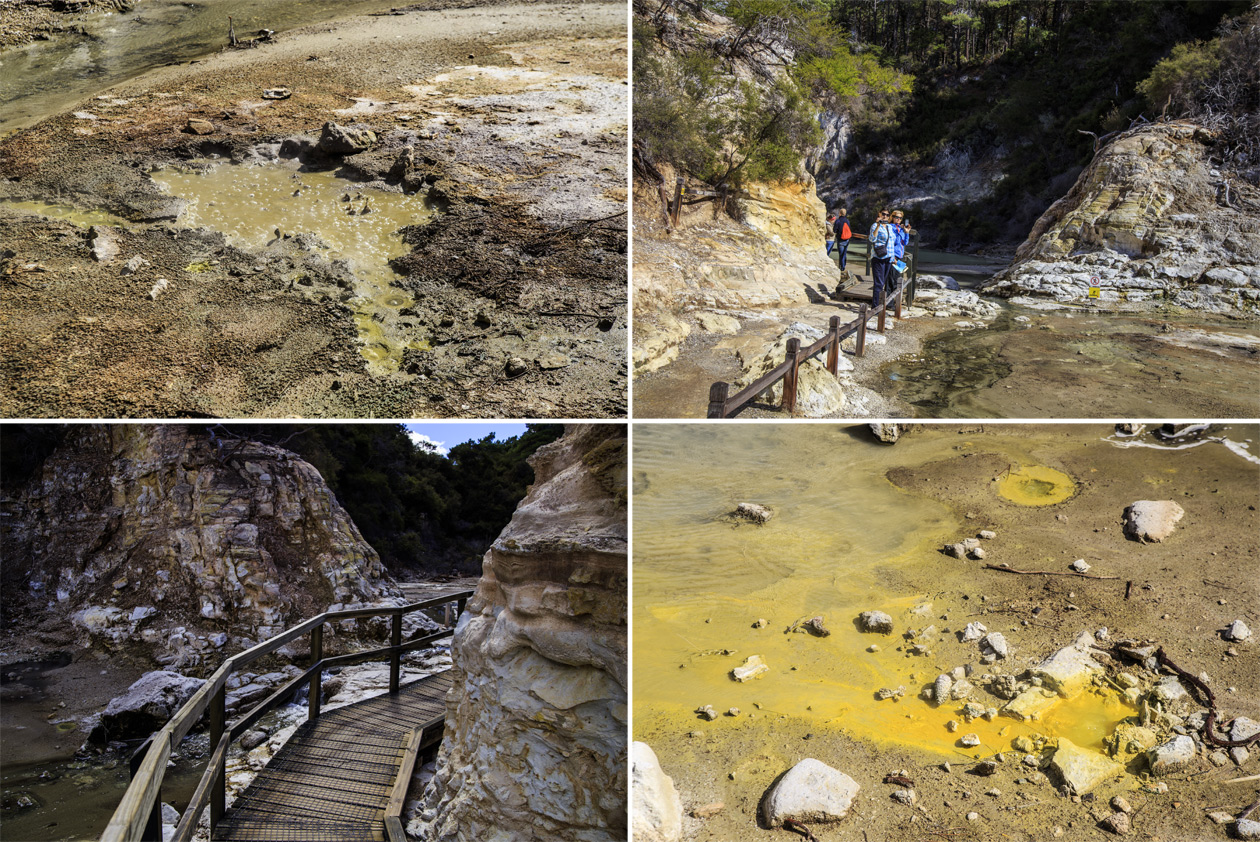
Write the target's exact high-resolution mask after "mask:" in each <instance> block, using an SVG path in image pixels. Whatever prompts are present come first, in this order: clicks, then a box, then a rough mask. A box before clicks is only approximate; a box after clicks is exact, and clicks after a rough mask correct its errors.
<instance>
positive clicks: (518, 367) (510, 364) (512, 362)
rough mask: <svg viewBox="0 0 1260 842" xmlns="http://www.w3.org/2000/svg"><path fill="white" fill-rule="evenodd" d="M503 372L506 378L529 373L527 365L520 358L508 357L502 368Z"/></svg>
mask: <svg viewBox="0 0 1260 842" xmlns="http://www.w3.org/2000/svg"><path fill="white" fill-rule="evenodd" d="M503 371H504V373H505V374H507V376H508V377H520V376H521V375H522V374H524V373H525V372H527V371H529V363H527V362H525V360H523V359H521V358H520V357H508V360H507V363H506V364H505V365H504V366H503Z"/></svg>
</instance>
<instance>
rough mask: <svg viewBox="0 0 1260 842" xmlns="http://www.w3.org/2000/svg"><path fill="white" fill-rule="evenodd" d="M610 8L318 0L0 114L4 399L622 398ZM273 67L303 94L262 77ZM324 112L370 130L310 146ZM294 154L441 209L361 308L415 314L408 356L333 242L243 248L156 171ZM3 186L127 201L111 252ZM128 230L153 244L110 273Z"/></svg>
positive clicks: (132, 245)
mask: <svg viewBox="0 0 1260 842" xmlns="http://www.w3.org/2000/svg"><path fill="white" fill-rule="evenodd" d="M624 26H625V25H624V7H621V6H617V5H616V4H608V3H589V4H567V5H550V4H534V5H528V6H516V5H500V6H477V7H474V8H471V9H463V10H456V11H448V12H444V13H436V12H425V11H406V12H400V13H398V14H390V15H383V16H374V17H359V18H352V19H349V20H345V21H340V22H336V23H330V24H319V25H315V26H311V27H307V28H306V29H303V30H296V31H293V32H290V33H285V34H284V36H283V37H281V38H280V39H279V40H278V42H277V43H275V44H268V45H262V46H260V47H259V48H257V49H253V50H240V51H225V52H223V53H220V54H218V55H215V56H212V57H210V58H209V59H206V60H204V61H200V62H194V63H192V64H191V65H186V66H180V67H172V68H163V69H161V70H159V71H154V72H152V73H150V74H148V75H146V76H145V77H142V78H141V79H138V80H133V81H132V82H129V83H126V84H123V85H120V86H118V87H116V88H114V89H112V90H111V91H110V92H109V95H107V96H101V97H98V98H97V99H95V100H89V101H88V102H87V103H85V104H83V105H81V107H82V108H86V109H88V111H87V113H88V114H89V117H87V118H85V117H81V116H80V117H76V116H75V115H74V114H63V115H59V116H55V117H52V118H50V119H48V120H45V121H44V122H42V123H39V124H37V125H36V126H34V127H32V128H30V129H27V130H24V131H21V132H18V133H16V134H14V135H11V136H9V137H7V138H5V139H4V140H3V141H0V176H3V179H4V180H3V181H2V182H0V224H2V225H4V226H5V229H6V237H5V250H4V252H3V253H2V255H0V289H3V296H0V326H2V327H3V331H2V332H0V371H3V374H4V377H3V388H2V390H0V414H3V415H5V416H9V417H58V416H60V417H201V416H227V415H231V416H249V417H266V416H271V417H303V416H309V417H319V416H325V417H450V416H464V417H508V416H517V417H615V416H621V415H624V414H625V411H626V403H625V383H626V367H625V339H626V331H625V312H626V309H625V307H626V263H625V250H626V236H625V217H624V215H623V214H622V212H623V211H624V207H625V198H626V191H625V131H626V113H625V101H626V98H627V96H628V92H627V90H626V88H625V76H626V52H625V37H624ZM276 87H286V88H289V89H290V90H291V91H292V95H291V96H290V97H289V98H287V99H281V100H271V99H265V98H263V96H262V92H263V89H264V88H276ZM79 113H80V114H82V113H84V112H79ZM189 120H205V121H208V122H209V124H210V125H211V127H212V132H211V133H210V134H207V135H204V136H203V135H198V134H194V133H192V131H191V130H190V127H189ZM329 121H335V122H338V123H340V124H343V125H345V124H350V123H354V122H358V123H361V124H363V125H366V126H368V127H370V128H372V129H373V130H374V131H375V132H376V134H377V136H378V138H379V142H378V143H377V145H375V146H374V147H373V148H371V149H369V150H368V151H365V152H362V153H360V154H355V155H349V156H346V157H344V158H340V157H329V156H325V155H322V154H321V153H320V152H319V151H318V150H317V149H316V148H315V147H314V142H315V141H317V140H318V137H319V133H320V127H321V126H322V125H323V124H324V123H325V122H329ZM198 125H200V124H198ZM294 157H296V158H297V159H298V160H299V161H300V162H301V165H302V166H303V167H304V168H306V169H312V170H334V171H335V172H336V173H337V174H338V175H339V176H344V177H346V178H348V179H351V180H353V181H357V182H366V183H368V184H370V185H371V186H372V187H375V188H378V189H385V190H393V191H404V192H408V193H415V194H418V195H423V196H424V197H425V199H426V201H427V202H428V203H430V204H431V205H432V206H433V207H434V208H436V210H437V211H438V213H437V214H436V215H435V217H434V218H433V219H432V220H431V221H429V222H428V223H427V224H425V225H423V226H422V227H412V228H409V229H405V231H404V234H405V238H406V242H407V243H408V244H409V245H410V246H411V247H412V252H411V254H409V255H407V256H405V257H403V258H400V259H398V260H396V261H394V269H395V271H397V272H398V273H399V274H400V275H401V277H400V278H398V279H397V280H396V281H395V283H396V285H397V286H398V287H399V288H400V292H402V293H405V295H406V297H408V298H410V299H412V300H413V302H414V304H413V305H412V306H409V307H403V308H401V309H399V308H388V307H386V308H381V310H380V311H378V312H376V313H375V314H374V315H373V318H374V319H375V320H376V321H378V322H385V324H384V325H383V328H384V329H385V331H386V332H387V333H388V334H390V335H394V336H403V337H411V338H412V339H413V340H414V341H413V342H412V343H411V344H410V346H409V348H408V350H407V351H406V353H405V355H404V358H403V360H402V364H401V366H400V367H399V370H398V371H395V372H385V373H381V372H379V371H376V372H374V371H372V370H370V368H369V366H368V364H367V361H366V360H365V359H364V357H363V355H362V353H361V350H362V340H361V339H360V338H359V333H358V331H357V329H356V324H355V319H354V314H355V310H356V306H355V305H356V304H357V303H358V302H356V301H355V297H354V296H355V293H354V290H353V288H354V278H353V277H352V276H351V274H350V272H349V271H348V270H347V268H346V267H345V266H344V265H342V264H339V263H337V262H329V261H327V260H326V259H324V258H322V257H321V256H320V255H319V253H318V249H317V248H315V247H313V246H312V243H311V240H310V239H309V238H304V237H301V236H296V237H289V238H282V237H277V238H276V240H275V241H273V242H272V243H270V244H268V245H267V246H266V247H264V248H261V249H245V248H240V247H237V246H235V245H233V244H231V243H230V242H228V241H227V240H225V238H224V237H223V235H222V234H219V233H217V232H213V231H209V230H205V229H189V228H186V227H182V226H181V225H179V224H178V221H177V220H178V217H179V213H180V211H181V210H182V207H183V203H182V202H181V201H180V200H179V199H177V198H175V197H172V196H170V195H167V194H165V193H163V192H162V191H161V190H160V189H159V188H158V187H157V186H156V185H155V184H154V183H153V182H152V180H150V178H149V177H148V173H149V172H151V171H153V170H156V169H161V168H163V167H166V166H171V165H181V164H182V165H187V164H189V163H192V162H198V161H207V160H209V161H216V160H217V161H219V162H222V165H227V162H229V161H230V162H233V163H268V162H275V161H277V160H282V159H286V158H294ZM347 186H348V187H351V188H353V186H354V185H352V184H351V183H350V182H349V181H348V182H347ZM3 200H8V201H9V202H16V201H38V202H51V203H56V204H59V205H68V206H71V207H72V208H73V209H75V210H77V211H80V212H94V211H105V212H108V213H110V214H113V215H114V216H116V217H118V218H120V222H121V221H123V220H125V221H126V223H127V224H119V225H117V226H108V227H105V236H106V238H112V239H114V240H115V241H116V243H117V246H118V248H117V253H116V256H114V257H112V258H107V259H106V260H103V261H98V260H95V259H93V256H92V254H91V246H92V242H93V240H92V234H91V231H90V229H89V227H88V226H87V225H86V224H75V223H74V221H72V220H73V218H74V213H73V212H71V213H70V214H68V215H69V216H70V217H71V220H65V219H53V218H49V217H47V216H42V215H36V214H34V213H32V212H31V211H29V210H25V209H19V208H15V207H12V206H10V205H9V204H7V203H6V202H5V201H3ZM137 255H138V256H140V257H143V258H144V259H145V260H146V261H148V264H149V265H147V266H143V267H142V268H140V269H139V270H138V271H136V272H134V273H132V274H123V271H122V270H123V267H124V264H125V263H126V262H127V261H128V260H129V259H130V258H131V257H133V256H137ZM158 279H166V280H167V281H168V286H167V287H166V289H165V291H163V292H161V293H160V294H159V295H158V296H157V297H156V299H150V297H149V291H150V290H151V289H152V288H153V286H154V284H155V283H156V282H157V281H158Z"/></svg>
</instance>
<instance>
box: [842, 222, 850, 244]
mask: <svg viewBox="0 0 1260 842" xmlns="http://www.w3.org/2000/svg"><path fill="white" fill-rule="evenodd" d="M852 236H853V232H852V231H850V230H849V223H847V222H845V223H843V226H842V228H841V229H840V239H842V240H847V239H849V238H850V237H852Z"/></svg>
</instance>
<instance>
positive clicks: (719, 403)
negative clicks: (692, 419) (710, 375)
mask: <svg viewBox="0 0 1260 842" xmlns="http://www.w3.org/2000/svg"><path fill="white" fill-rule="evenodd" d="M730 392H731V384H730V383H723V382H722V381H721V380H719V381H718V382H716V383H714V384H713V385H712V386H710V387H709V411H708V413H707V415H706V416H705V417H707V418H725V417H726V399H727V398H728V397H730Z"/></svg>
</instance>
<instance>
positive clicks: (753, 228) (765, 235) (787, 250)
mask: <svg viewBox="0 0 1260 842" xmlns="http://www.w3.org/2000/svg"><path fill="white" fill-rule="evenodd" d="M662 171H663V172H667V173H670V174H671V176H672V171H671V170H669V168H668V167H662ZM669 180H670V178H669V177H667V181H669ZM746 190H747V193H748V197H747V198H743V199H740V200H738V201H739V206H740V210H741V212H742V214H743V221H742V222H736V221H735V220H733V219H730V218H728V217H726V216H724V215H721V214H716V213H715V212H714V206H713V205H712V203H708V202H704V203H700V204H696V205H688V206H685V207H684V208H683V212H682V214H681V217H680V219H679V224H678V227H677V228H676V229H674V230H672V231H671V230H669V226H667V224H666V222H665V218H664V206H663V204H662V203H661V201H660V199H659V196H658V191H657V190H655V189H654V188H653V187H652V186H650V185H646V184H644V183H643V182H639V183H637V184H636V185H635V194H634V195H635V225H634V228H635V245H634V248H635V252H634V308H635V338H634V367H635V372H636V373H638V374H642V373H645V372H648V371H653V370H655V369H658V368H660V367H661V366H663V365H667V364H668V363H670V362H672V361H673V360H674V358H675V357H676V356H677V354H678V346H679V345H680V344H681V343H682V341H683V340H685V339H686V338H687V336H688V335H690V334H691V333H692V332H693V329H695V328H699V329H700V330H707V328H706V327H705V325H703V324H701V323H698V322H696V323H695V324H693V322H695V321H696V320H695V314H696V313H701V312H711V311H721V312H723V313H725V314H728V315H729V314H732V313H733V314H735V315H736V316H738V314H739V313H741V312H745V313H746V312H747V311H749V310H755V309H758V308H771V307H788V306H795V305H798V304H808V303H809V301H810V300H811V297H817V295H818V294H819V293H818V291H817V290H818V289H819V288H820V287H823V288H826V289H827V290H831V289H833V288H834V287H835V285H836V283H837V281H838V280H839V279H840V273H839V270H838V269H837V268H836V265H835V264H834V263H832V262H831V260H829V259H828V258H827V254H826V248H825V246H824V242H825V241H824V239H823V233H824V225H825V222H826V210H825V208H824V207H823V203H822V202H821V201H820V200H819V199H818V197H817V196H816V195H815V193H814V182H813V179H812V178H810V177H809V176H802V177H801V178H800V180H797V181H788V182H782V183H777V184H753V185H750V186H748V187H747V188H746ZM720 332H723V333H729V332H731V330H730V326H729V324H727V325H725V326H724V327H723V328H722V330H721V331H720Z"/></svg>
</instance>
